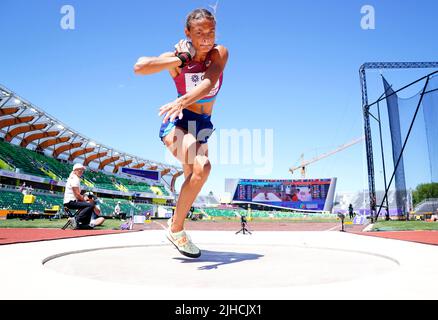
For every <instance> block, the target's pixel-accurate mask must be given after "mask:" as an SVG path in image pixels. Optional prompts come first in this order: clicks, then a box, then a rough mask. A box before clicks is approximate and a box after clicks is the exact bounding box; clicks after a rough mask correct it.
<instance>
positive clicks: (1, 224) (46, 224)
mask: <svg viewBox="0 0 438 320" xmlns="http://www.w3.org/2000/svg"><path fill="white" fill-rule="evenodd" d="M239 221H240V220H239V219H238V218H217V217H215V218H214V219H213V220H202V222H204V223H205V222H206V223H209V222H210V223H214V222H236V223H239ZM66 222H67V220H66V219H61V220H60V219H53V220H48V219H35V220H33V221H32V220H29V221H26V220H20V219H9V220H0V229H1V228H40V229H60V228H62V226H63V225H64V224H65V223H66ZM249 222H251V223H255V224H257V223H269V222H272V223H279V222H280V223H336V222H339V220H337V219H333V218H318V217H308V218H305V219H297V218H289V219H287V218H282V219H270V218H257V219H252V220H250V221H249ZM121 224H122V222H121V221H120V220H112V219H107V220H106V221H105V223H104V225H103V226H100V227H97V229H98V230H112V229H114V228H120V225H121Z"/></svg>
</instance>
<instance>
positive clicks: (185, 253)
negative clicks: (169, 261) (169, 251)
mask: <svg viewBox="0 0 438 320" xmlns="http://www.w3.org/2000/svg"><path fill="white" fill-rule="evenodd" d="M167 240H169V241H170V243H171V244H173V245H174V247H175V248H176V250H178V251H179V253H181V254H182V255H183V256H185V257H187V258H192V259H197V258H199V257H200V256H201V255H202V252H201V251H199V254H191V253H188V252H185V251H181V250H180V249H179V248H178V246H177V245H176V244H174V243H173V241H172V240H170V238H169V237H167Z"/></svg>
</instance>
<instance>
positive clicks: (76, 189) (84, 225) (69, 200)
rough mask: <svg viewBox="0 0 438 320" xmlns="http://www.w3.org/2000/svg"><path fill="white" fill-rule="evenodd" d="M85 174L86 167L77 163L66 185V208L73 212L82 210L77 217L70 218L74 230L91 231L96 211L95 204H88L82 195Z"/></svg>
mask: <svg viewBox="0 0 438 320" xmlns="http://www.w3.org/2000/svg"><path fill="white" fill-rule="evenodd" d="M84 172H85V167H84V165H82V164H80V163H76V164H75V165H74V166H73V171H72V172H71V173H70V176H69V177H68V179H67V183H66V185H65V193H64V206H65V207H67V208H68V209H71V210H80V211H78V214H77V215H76V216H75V217H72V218H70V226H71V227H72V229H89V228H90V226H89V225H90V220H91V215H92V214H93V211H94V206H95V204H94V203H90V202H87V201H86V199H85V198H84V196H82V194H81V177H82V175H83V174H84Z"/></svg>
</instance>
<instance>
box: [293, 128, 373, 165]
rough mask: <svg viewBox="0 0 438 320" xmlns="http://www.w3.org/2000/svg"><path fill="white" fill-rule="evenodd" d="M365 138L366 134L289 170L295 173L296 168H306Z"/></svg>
mask: <svg viewBox="0 0 438 320" xmlns="http://www.w3.org/2000/svg"><path fill="white" fill-rule="evenodd" d="M364 139H365V136H362V137H360V138H357V139H355V140H353V141H351V142H349V143H346V144H343V145H341V146H339V147H338V148H336V149H335V150H333V151H330V152H327V153H324V154H321V155H319V156H317V157H315V158H313V159H311V160H307V161H303V162H302V163H301V165H300V166H297V167H294V168H291V169H290V170H289V171H290V172H292V173H293V172H294V171H295V170H298V169H302V168H305V167H307V166H308V165H310V164H312V163H315V162H317V161H319V160H321V159H324V158H327V157H330V156H331V155H334V154H336V153H338V152H340V151H342V150H345V149H347V148H349V147H351V146H353V145H355V144H357V143H360V142H362V141H363V140H364Z"/></svg>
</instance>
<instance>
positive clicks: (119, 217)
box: [114, 201, 122, 219]
mask: <svg viewBox="0 0 438 320" xmlns="http://www.w3.org/2000/svg"><path fill="white" fill-rule="evenodd" d="M114 216H115V217H116V218H118V219H122V216H121V209H120V201H118V202H117V204H116V207H115V208H114Z"/></svg>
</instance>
